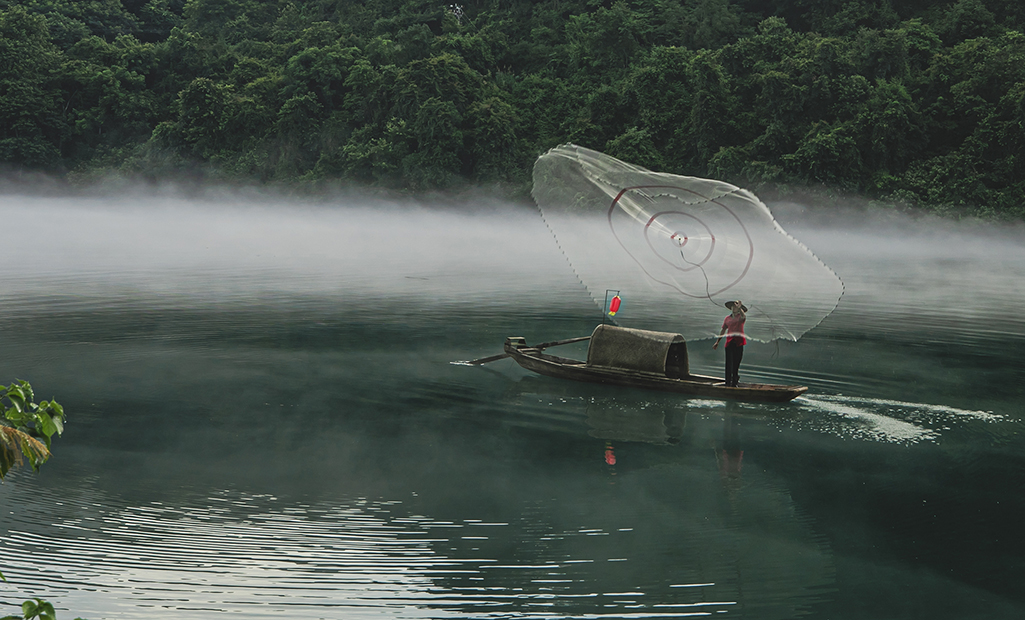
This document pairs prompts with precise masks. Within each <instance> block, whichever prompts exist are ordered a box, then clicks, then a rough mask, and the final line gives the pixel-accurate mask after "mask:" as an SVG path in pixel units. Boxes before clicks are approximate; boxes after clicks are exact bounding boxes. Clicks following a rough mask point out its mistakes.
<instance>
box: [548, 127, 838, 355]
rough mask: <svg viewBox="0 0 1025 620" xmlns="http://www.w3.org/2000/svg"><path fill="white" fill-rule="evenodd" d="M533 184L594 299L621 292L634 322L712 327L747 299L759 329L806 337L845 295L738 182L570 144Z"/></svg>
mask: <svg viewBox="0 0 1025 620" xmlns="http://www.w3.org/2000/svg"><path fill="white" fill-rule="evenodd" d="M532 193H533V196H534V200H535V201H537V204H538V206H539V207H540V209H541V213H542V215H543V217H544V220H545V222H546V223H547V224H548V227H549V228H550V229H551V231H552V233H553V234H554V235H555V238H556V241H557V242H558V244H559V247H560V248H561V249H562V251H563V253H564V254H565V255H566V257H567V258H568V259H569V262H570V264H571V265H572V267H573V269H574V271H575V272H576V274H577V276H578V277H579V278H580V280H581V282H583V284H584V286H585V287H586V288H587V290H588V291H589V292H590V294H591V296H592V297H593V298H594V299H595V301H596V302H597V303H602V302H601V301H600V300H601V299H603V298H604V297H605V293H606V291H607V290H609V289H612V290H618V291H620V295H621V296H622V298H623V310H621V311H620V312H619V313H618V314H617V315H616V317H615V322H616V323H619V324H622V325H624V326H628V327H637V328H641V329H651V330H658V331H671V332H679V333H681V334H683V335H684V337H686V338H687V339H688V340H694V339H700V338H707V337H714V336H716V335H718V333H719V328H720V327H721V325H722V320H723V318H724V317H725V316H726V315H727V314H729V310H727V309H726V308H725V307H724V304H725V303H726V302H728V301H732V300H738V299H739V300H742V301H743V302H744V305H746V306H747V307H748V309H749V311H748V314H747V323H746V325H745V332H746V333H747V336H748V337H749V338H752V339H754V340H758V341H762V342H770V341H773V340H777V339H784V340H797V339H798V338H800V337H801V336H802V335H803V334H804V333H805V332H807V331H808V330H810V329H811V328H813V327H815V326H816V325H818V324H819V323H820V322H821V321H822V319H824V318H825V317H826V316H828V315H829V313H831V312H832V311H833V309H834V308H836V305H837V303H838V302H839V300H840V296H841V295H842V294H843V282H841V280H840V278H839V277H838V276H837V275H836V274H835V273H834V272H833V271H832V270H831V269H829V267H826V266H825V265H824V264H823V263H822V262H821V261H819V260H818V259H817V258H816V257H815V255H813V254H812V253H811V252H810V251H809V250H808V249H807V248H806V247H804V246H803V245H801V244H800V243H799V242H798V241H797V240H795V239H794V238H793V237H791V236H790V235H788V234H787V233H786V231H784V230H783V229H782V228H781V227H780V225H779V224H778V223H776V220H774V219H773V217H772V214H771V213H770V212H769V209H768V207H766V206H765V205H764V204H763V203H762V202H761V201H760V200H759V199H758V197H757V196H755V195H754V194H752V193H751V192H749V191H747V190H744V189H740V188H738V187H735V186H733V185H730V184H729V183H724V182H722V181H714V180H709V179H698V178H694V177H685V176H679V175H675V174H665V173H660V172H652V171H650V170H646V169H644V168H641V167H639V166H634V165H631V164H628V163H625V162H622V161H619V160H617V159H614V158H612V157H609V156H607V155H604V154H602V153H598V152H596V151H592V150H589V149H585V148H582V147H579V146H575V145H571V144H567V145H563V146H559V147H556V148H554V149H552V150H551V151H549V152H548V153H546V154H544V155H542V156H541V157H540V158H539V159H538V160H537V162H536V163H535V164H534V188H533V192H532Z"/></svg>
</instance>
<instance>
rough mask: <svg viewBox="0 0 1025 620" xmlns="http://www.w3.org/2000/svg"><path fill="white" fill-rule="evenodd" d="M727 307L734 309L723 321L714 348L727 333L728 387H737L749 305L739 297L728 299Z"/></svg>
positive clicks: (717, 346)
mask: <svg viewBox="0 0 1025 620" xmlns="http://www.w3.org/2000/svg"><path fill="white" fill-rule="evenodd" d="M726 307H727V308H729V309H730V310H731V311H732V314H730V315H728V316H727V317H726V319H724V320H723V322H722V330H721V331H720V332H719V337H718V338H716V339H715V344H713V345H712V348H713V349H718V348H719V341H720V340H722V337H723V334H726V387H737V383H739V382H740V360H742V359H743V358H744V345H745V344H747V338H746V337H745V336H744V322H745V321H747V306H745V305H744V303H743V302H741V301H740V300H739V299H738V300H736V301H727V302H726Z"/></svg>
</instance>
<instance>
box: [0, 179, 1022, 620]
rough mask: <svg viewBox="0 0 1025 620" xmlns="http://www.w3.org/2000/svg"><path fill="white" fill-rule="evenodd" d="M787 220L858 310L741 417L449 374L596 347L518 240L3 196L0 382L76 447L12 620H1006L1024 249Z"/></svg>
mask: <svg viewBox="0 0 1025 620" xmlns="http://www.w3.org/2000/svg"><path fill="white" fill-rule="evenodd" d="M229 198H230V197H229ZM141 203H144V204H141ZM770 206H773V205H770ZM774 209H775V210H776V212H777V215H778V217H779V218H780V219H781V221H782V223H783V224H784V226H785V227H786V228H787V230H788V231H789V232H790V233H791V234H793V235H794V236H795V237H797V238H798V239H800V240H801V241H802V242H803V243H804V244H805V245H807V246H808V247H809V248H810V249H811V250H812V251H813V252H815V253H816V254H817V255H818V256H819V257H820V258H821V259H822V260H823V261H824V262H826V263H827V264H828V265H830V266H831V267H832V268H833V269H834V270H835V271H837V272H838V273H839V274H840V275H841V277H842V278H843V279H844V282H845V284H846V293H845V295H844V297H843V299H842V300H841V302H840V306H839V308H838V309H837V310H836V312H834V313H833V314H832V315H831V316H830V317H828V318H827V319H826V320H825V321H824V322H823V323H822V324H821V325H820V326H819V327H818V328H816V329H814V330H813V331H812V332H810V333H809V334H808V335H807V336H806V337H805V338H802V339H801V340H800V341H799V342H797V343H780V344H779V345H778V346H776V345H752V346H750V347H748V351H747V353H746V354H745V359H744V362H745V364H744V366H743V367H742V374H743V375H744V376H745V378H748V379H751V380H766V381H777V382H783V381H785V382H799V383H802V384H805V385H808V386H810V388H811V389H810V391H809V392H808V395H807V396H805V397H802V398H800V399H798V400H797V401H794V402H793V403H790V404H786V405H747V404H736V403H726V402H720V401H711V400H698V399H685V398H680V397H677V396H669V395H660V394H653V393H648V392H642V391H633V390H628V389H620V388H610V387H603V386H595V385H589V384H576V383H570V382H564V381H559V380H556V379H549V378H544V377H538V376H535V375H531V374H529V373H527V372H525V371H522V370H521V369H519V368H518V367H516V366H515V365H514V364H513V363H512V362H510V361H509V360H503V361H500V362H496V363H494V364H491V365H488V366H485V367H467V366H459V365H453V364H452V363H451V362H454V361H459V360H468V359H473V358H477V357H484V356H487V355H491V354H494V353H497V352H499V351H500V349H501V344H502V341H503V339H504V338H505V337H506V336H512V335H515V336H525V337H527V338H528V340H556V339H560V338H568V337H573V336H578V335H586V334H589V333H590V331H591V329H593V327H594V324H595V323H596V322H597V321H598V320H600V318H599V312H600V311H599V310H598V308H597V307H596V306H595V305H594V304H593V302H592V301H591V300H590V298H589V297H588V296H587V294H586V293H585V291H584V289H583V287H582V286H581V285H580V284H579V283H578V282H577V281H576V279H575V276H574V275H573V273H572V271H571V270H570V268H569V266H568V264H567V263H566V261H565V259H564V257H563V256H562V255H561V254H560V253H559V251H558V248H557V246H556V245H555V243H554V241H553V240H552V238H551V237H550V235H549V233H548V232H547V230H546V229H545V227H544V224H543V223H542V222H541V221H540V218H539V217H538V216H537V214H536V213H535V212H532V211H530V210H528V209H522V208H514V207H502V206H495V207H489V208H487V209H479V210H476V211H473V212H470V211H469V209H456V210H437V209H435V210H429V209H425V208H418V207H416V206H411V205H405V206H389V205H384V204H379V203H370V202H369V201H365V202H364V203H362V204H360V205H358V206H351V205H350V206H345V205H325V206H317V207H297V206H290V205H286V204H284V203H273V202H266V203H260V204H256V203H252V202H250V203H243V202H241V201H237V200H235V201H233V200H231V199H223V200H202V201H201V200H195V201H191V202H190V201H184V200H178V199H172V198H167V199H159V198H147V199H145V200H142V199H139V198H131V197H122V198H118V199H105V200H89V199H75V200H64V199H42V198H25V197H18V196H5V197H3V198H2V199H0V214H2V216H3V221H4V222H5V223H6V224H7V227H8V229H9V230H18V231H21V232H19V234H18V235H16V236H12V235H9V236H8V238H7V239H6V242H5V252H4V254H3V258H2V260H0V285H2V289H0V339H2V340H0V341H2V345H3V352H4V355H3V356H2V358H0V371H2V372H0V378H2V380H3V381H10V380H12V379H13V378H15V377H17V378H23V379H27V380H30V381H31V382H32V384H33V386H34V387H35V388H36V392H37V397H39V398H49V397H51V396H52V397H55V398H56V399H57V400H59V401H60V402H61V403H62V404H63V405H64V406H65V408H66V410H67V412H68V424H67V429H66V432H65V434H64V436H63V437H61V438H60V439H58V440H56V441H55V443H54V452H55V456H54V458H53V459H51V461H50V462H49V463H47V464H46V465H45V466H44V467H43V469H42V471H41V473H39V474H32V473H30V472H25V471H18V472H16V473H14V474H12V475H11V476H9V477H8V479H7V481H6V483H5V484H3V485H2V486H0V570H2V571H3V573H4V574H5V575H6V576H7V578H8V582H7V583H0V613H13V612H14V611H15V606H16V605H18V604H20V602H21V601H22V600H24V599H25V598H28V597H32V596H40V597H44V598H46V599H48V600H51V601H53V602H55V603H56V605H57V606H58V609H59V617H62V618H64V617H67V618H73V617H75V616H82V617H84V618H92V619H98V618H147V619H155V618H175V619H178V618H199V619H201V618H221V617H224V616H226V615H228V616H233V617H243V618H251V617H275V618H451V617H472V618H677V617H690V616H724V617H733V618H757V619H771V618H781V619H783V618H797V617H802V618H823V619H826V618H858V619H860V618H864V619H878V618H1021V617H1025V592H1023V590H1022V589H1021V587H1020V583H1021V580H1022V577H1023V575H1025V534H1023V533H1022V530H1021V522H1022V514H1023V512H1025V494H1023V493H1022V491H1023V489H1025V451H1023V450H1025V434H1023V429H1025V425H1023V423H1022V418H1023V408H1022V403H1023V402H1025V399H1023V396H1025V395H1023V387H1022V381H1021V377H1022V371H1023V368H1025V362H1023V361H1022V359H1021V355H1020V351H1021V349H1022V345H1023V344H1025V318H1023V316H1022V313H1021V312H1020V308H1021V307H1022V306H1023V305H1025V287H1022V286H1021V282H1022V281H1025V280H1023V278H1025V244H1023V243H1022V242H1023V240H1025V236H1023V235H1022V234H1020V231H1010V232H1008V231H996V230H991V229H987V228H986V227H981V226H972V225H967V224H940V223H936V222H928V221H913V220H901V219H897V218H895V217H890V218H884V217H868V216H866V215H865V214H861V215H860V216H859V217H857V218H847V217H825V216H822V215H821V214H817V215H815V216H814V217H812V214H811V213H810V212H808V211H806V210H804V209H802V208H800V207H799V206H795V205H775V206H774ZM628 301H629V300H627V302H628ZM627 309H628V308H624V313H625V311H626V310H627ZM624 320H625V319H624ZM681 320H685V311H683V310H681ZM667 329H671V326H667ZM581 346H582V345H574V346H570V347H565V348H564V349H563V352H564V353H566V354H576V355H583V352H584V349H583V348H579V347H581ZM574 347H578V348H574ZM691 363H692V366H694V367H696V370H698V371H702V372H709V373H717V372H719V365H720V360H719V358H718V357H717V356H716V355H715V352H713V351H712V350H711V347H710V346H709V342H707V341H699V342H695V343H692V344H691Z"/></svg>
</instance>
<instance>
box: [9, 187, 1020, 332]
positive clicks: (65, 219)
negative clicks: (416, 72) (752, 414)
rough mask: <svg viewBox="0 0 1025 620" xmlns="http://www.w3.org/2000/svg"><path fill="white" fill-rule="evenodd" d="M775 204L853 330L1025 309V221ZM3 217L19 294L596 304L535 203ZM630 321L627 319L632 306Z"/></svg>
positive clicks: (136, 209)
mask: <svg viewBox="0 0 1025 620" xmlns="http://www.w3.org/2000/svg"><path fill="white" fill-rule="evenodd" d="M439 203H440V201H439ZM769 206H770V208H771V209H773V211H774V213H775V215H776V217H777V220H778V221H779V222H780V223H781V225H782V226H783V227H784V228H785V229H786V230H787V231H788V232H789V233H790V234H791V235H793V236H794V237H795V238H796V239H797V240H798V241H799V242H801V243H802V244H804V245H805V246H806V247H808V248H809V249H810V250H811V251H812V252H813V253H814V254H815V255H816V256H818V257H819V258H820V259H821V260H822V261H824V262H825V263H826V264H827V265H828V266H829V267H831V268H832V269H833V270H834V271H836V272H837V273H838V274H839V275H840V277H841V278H842V279H843V281H844V284H845V288H846V291H845V294H844V296H843V297H842V298H841V300H840V303H839V306H838V308H837V310H836V313H840V314H846V315H851V314H854V315H859V316H860V317H861V318H863V319H865V320H859V319H858V318H855V319H854V320H853V322H854V324H856V325H860V326H861V327H863V328H866V329H881V330H883V331H898V332H908V331H913V330H917V329H921V328H922V327H923V324H924V327H925V328H927V329H928V330H929V331H931V332H933V333H940V332H950V331H953V332H957V331H959V330H960V329H961V327H960V326H959V322H960V321H961V320H962V319H965V318H971V319H973V320H979V321H985V319H986V317H987V316H989V315H991V314H992V313H993V312H994V310H995V309H996V308H999V307H1001V306H1004V305H1007V306H1012V307H1013V306H1020V305H1022V303H1023V302H1025V288H1023V287H1021V286H1018V283H1019V282H1021V281H1023V278H1025V232H1023V229H1022V227H1021V226H1017V225H1010V224H986V223H979V222H972V223H959V222H953V221H948V220H942V219H939V218H934V217H919V218H912V217H910V216H906V215H902V214H898V213H895V212H892V211H881V210H877V211H869V210H853V209H850V210H845V211H836V212H831V211H827V210H825V209H824V208H816V207H810V206H807V205H799V204H793V203H779V204H775V205H772V204H770V205H769ZM0 215H2V217H3V221H4V222H5V223H6V224H7V226H8V228H9V229H10V230H14V231H17V234H13V235H9V236H8V238H7V240H6V245H5V255H4V259H3V261H2V263H0V277H2V278H3V282H4V295H5V296H8V297H20V296H25V295H28V296H31V295H34V294H36V293H38V292H39V291H40V288H41V287H43V288H45V289H46V291H47V293H46V294H48V295H58V296H59V295H65V296H71V297H78V298H80V299H79V301H80V302H84V301H85V300H86V299H88V298H92V297H97V296H100V297H115V298H118V299H121V300H122V301H125V302H129V301H131V302H134V303H155V304H172V305H173V304H174V303H176V301H175V300H176V299H189V300H191V301H190V303H192V302H194V301H197V300H205V301H206V302H207V303H214V304H226V303H260V302H261V301H262V302H269V301H271V300H273V299H275V298H277V297H278V296H280V295H295V296H313V297H338V298H348V299H353V297H354V296H364V297H366V299H363V300H362V302H361V303H364V304H365V303H367V302H368V301H369V299H370V298H410V297H415V298H422V299H423V300H425V301H427V302H428V303H446V302H452V303H484V304H500V305H504V304H515V303H516V298H517V294H519V293H522V292H524V291H538V290H551V291H553V293H558V294H555V295H553V296H552V298H551V303H552V304H558V303H562V302H564V301H565V300H566V298H567V297H569V298H571V299H572V301H570V302H569V303H570V305H571V306H573V307H574V308H576V307H577V303H578V302H579V300H580V299H586V297H587V293H586V292H585V290H584V288H583V287H582V286H581V285H580V284H579V283H578V282H577V281H576V277H575V275H574V274H573V272H572V269H571V268H570V265H569V263H568V262H567V260H566V259H565V257H564V256H563V255H562V253H561V251H560V250H559V247H558V245H557V244H556V242H555V240H554V238H553V237H552V236H551V234H550V232H549V231H548V230H547V228H546V227H545V225H544V223H543V221H542V219H541V217H540V214H539V213H538V212H537V211H536V210H534V209H531V208H529V207H527V206H525V205H522V204H511V203H502V202H498V201H493V200H487V201H486V202H485V201H483V200H482V201H477V202H475V201H469V200H468V201H466V202H463V203H458V202H455V201H449V202H447V203H445V204H431V203H428V202H418V201H415V200H406V201H386V200H381V199H376V198H356V197H347V198H344V199H339V200H336V201H321V202H312V201H306V202H300V201H288V200H286V199H280V198H275V197H258V196H255V195H252V194H249V195H247V194H245V193H236V194H232V193H231V192H229V191H225V190H219V191H216V192H215V191H211V192H208V193H206V194H204V195H202V196H201V197H199V198H187V197H182V196H175V195H163V196H159V195H158V196H149V197H147V196H144V195H142V194H141V193H139V192H128V193H125V194H122V195H117V196H114V195H111V196H103V197H99V196H93V197H43V196H19V195H6V196H3V197H0ZM44 283H45V285H44ZM146 300H148V301H146ZM600 301H601V300H598V302H599V303H600ZM627 302H629V300H627ZM687 303H689V301H688V300H682V301H681V307H680V315H681V318H683V317H685V316H686V313H687V309H686V304H687ZM357 305H359V304H357ZM869 316H872V317H873V318H872V319H871V320H869V319H868V318H867V317H869ZM910 317H916V318H910ZM621 320H622V321H623V324H624V325H629V304H628V305H627V306H626V307H625V311H624V312H623V313H622V316H621ZM834 322H835V320H834ZM830 324H831V321H830V319H829V318H827V319H826V321H825V322H824V325H823V326H820V328H818V329H823V328H826V329H828V327H829V325H830ZM666 329H672V327H671V326H667V327H666ZM992 329H993V331H994V334H993V335H994V336H996V335H999V333H1004V334H1009V335H1013V336H1015V337H1021V336H1023V335H1025V319H1023V318H1021V317H1019V316H1017V315H1016V314H1015V315H1012V316H1009V317H1006V318H1004V319H1002V320H1001V325H1000V326H999V327H998V326H995V325H994V326H993V327H992ZM998 332H999V333H998ZM974 335H975V336H976V337H979V336H985V334H982V333H979V332H976V333H975V334H974ZM957 337H958V336H956V335H951V334H950V333H947V335H945V336H943V339H945V340H949V339H951V338H954V339H956V338H957Z"/></svg>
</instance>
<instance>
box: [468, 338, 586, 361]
mask: <svg viewBox="0 0 1025 620" xmlns="http://www.w3.org/2000/svg"><path fill="white" fill-rule="evenodd" d="M590 339H591V337H590V336H581V337H579V338H570V339H569V340H555V341H552V342H542V343H541V344H539V345H537V346H534V347H530V348H531V349H547V348H548V347H557V346H559V345H560V344H571V343H573V342H583V341H584V340H590ZM507 357H509V354H508V353H499V354H498V355H492V356H491V357H482V358H480V359H479V360H473V361H472V362H465V363H466V364H467V365H469V366H480V365H481V364H487V363H489V362H497V361H498V360H500V359H505V358H507Z"/></svg>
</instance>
